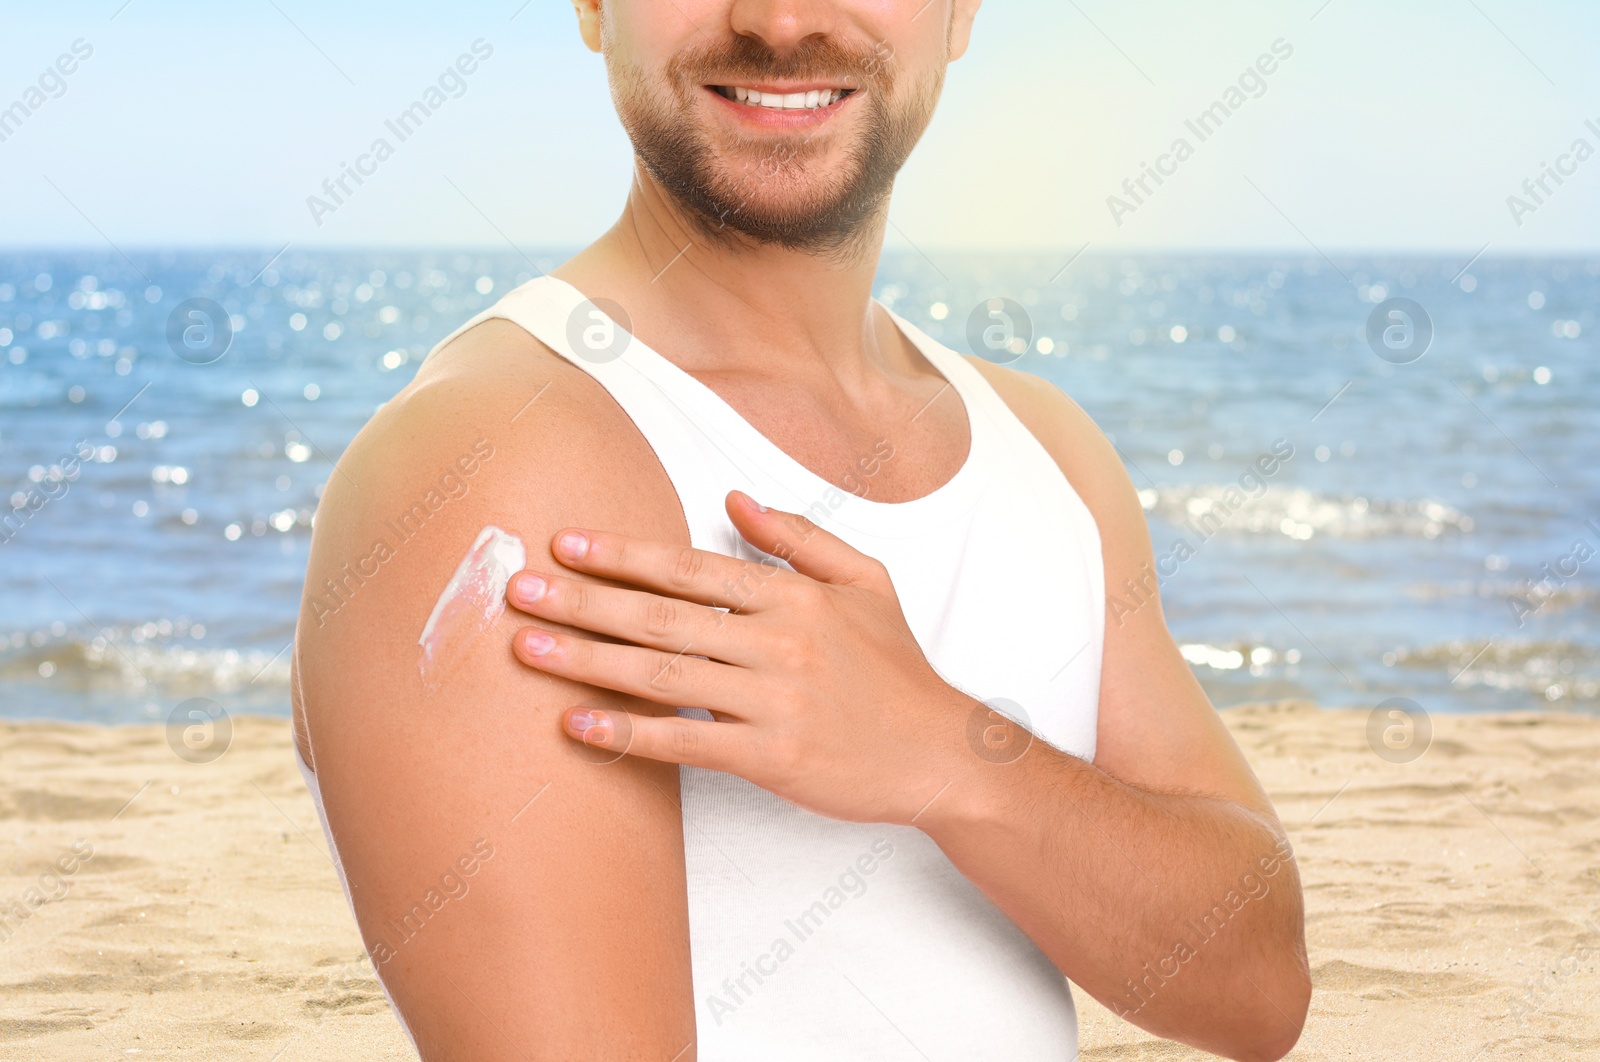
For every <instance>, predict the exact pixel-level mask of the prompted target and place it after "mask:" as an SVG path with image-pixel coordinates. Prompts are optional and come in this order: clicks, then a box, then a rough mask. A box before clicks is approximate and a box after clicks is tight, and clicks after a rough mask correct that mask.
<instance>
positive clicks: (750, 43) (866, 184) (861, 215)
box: [614, 37, 944, 256]
mask: <svg viewBox="0 0 1600 1062" xmlns="http://www.w3.org/2000/svg"><path fill="white" fill-rule="evenodd" d="M664 80H665V84H666V86H667V89H668V91H667V92H665V93H663V92H661V91H659V89H658V88H657V87H656V86H655V85H653V84H652V81H651V79H649V78H648V77H646V76H645V75H644V73H643V72H642V71H641V70H639V69H638V68H634V67H624V68H620V69H618V70H617V72H616V74H615V76H614V86H615V88H614V94H615V97H616V103H617V113H618V115H619V116H620V117H621V119H622V124H623V127H624V128H625V129H626V130H627V132H628V136H629V138H630V139H631V140H632V141H633V148H634V152H635V153H636V154H637V155H638V157H639V160H640V162H641V163H642V164H643V165H644V167H645V170H646V171H647V172H648V173H649V174H650V176H651V177H652V178H653V179H654V180H655V181H656V183H657V184H659V185H660V186H661V187H662V189H664V190H665V191H666V193H667V194H668V196H670V197H671V198H672V199H673V200H674V201H675V202H676V203H677V204H678V205H679V207H680V208H682V210H683V213H684V214H685V216H686V217H687V218H688V219H689V221H690V222H691V224H693V225H694V226H695V228H696V229H698V230H699V231H700V232H701V233H702V234H703V235H704V236H706V237H707V238H708V239H709V240H712V241H714V242H721V243H738V242H739V241H740V240H741V238H742V239H744V240H748V241H753V242H755V243H757V244H762V245H769V246H777V247H782V248H785V249H787V250H793V251H801V252H806V253H811V254H817V255H823V256H839V255H848V254H849V252H850V250H851V249H852V247H854V246H855V245H856V243H857V241H859V240H863V239H865V238H867V237H868V236H869V235H870V232H869V229H870V226H869V225H868V223H869V222H870V221H871V220H872V219H873V217H874V216H875V215H877V214H878V213H879V212H880V211H881V210H882V209H883V208H884V207H885V205H886V204H887V202H888V200H889V195H890V193H891V192H892V191H893V190H894V180H895V177H896V175H897V174H899V172H900V168H901V167H902V166H904V165H905V161H906V159H907V158H909V157H910V155H911V150H912V149H913V148H914V147H916V144H917V141H918V140H920V139H921V137H922V134H923V132H924V131H925V130H926V129H927V127H928V122H929V121H930V120H931V118H932V117H933V109H934V105H935V104H936V103H937V102H938V99H939V92H940V89H941V88H942V86H943V81H944V70H943V67H942V66H939V67H936V68H935V71H934V73H933V74H932V75H931V76H930V77H929V78H927V79H926V80H925V81H924V82H923V83H921V84H916V85H912V86H910V88H909V91H907V92H906V93H905V97H906V98H905V99H904V100H898V101H897V100H896V97H895V94H894V88H895V83H896V82H897V81H898V80H900V79H899V78H898V77H897V76H896V72H895V71H894V70H893V69H892V68H891V60H886V59H885V58H884V57H883V56H882V55H881V54H878V53H870V52H869V53H862V52H856V51H853V50H850V49H848V48H846V47H844V46H842V45H840V44H837V43H834V42H831V41H827V40H807V41H806V42H804V43H803V44H802V45H800V46H799V47H797V48H796V49H795V50H794V51H792V52H789V53H787V54H783V55H780V54H778V53H777V52H774V51H773V50H772V49H770V48H769V47H768V46H767V45H766V44H764V43H763V42H761V41H758V40H755V39H753V38H748V37H735V38H733V39H731V40H730V41H728V42H727V43H725V44H721V45H716V46H713V47H710V48H705V49H701V50H696V51H693V52H685V53H682V54H680V55H678V56H676V57H675V58H674V59H673V60H672V61H671V62H670V63H669V64H668V65H667V68H666V72H665V78H664ZM766 80H795V81H806V80H817V81H824V82H828V81H832V82H834V83H836V84H840V85H844V86H859V87H860V88H863V89H865V90H866V91H865V92H861V93H859V95H860V97H861V98H860V99H858V100H856V101H855V103H854V106H855V108H856V109H858V110H860V111H861V114H860V115H858V116H857V117H856V119H855V121H856V122H857V123H858V124H859V125H861V126H862V128H861V131H860V132H859V133H858V134H857V135H856V137H855V141H854V142H853V143H851V144H850V145H848V147H847V148H846V149H845V157H844V159H843V162H842V163H841V164H838V165H819V164H818V160H819V159H821V158H822V157H823V156H825V155H826V153H827V152H828V151H829V150H830V146H831V144H832V143H834V142H837V140H838V137H839V134H838V132H837V131H835V130H833V129H830V128H828V126H827V125H824V126H822V127H821V128H820V130H807V131H804V132H799V131H797V132H794V133H791V134H787V135H780V134H768V135H765V136H748V135H741V134H734V135H733V136H732V137H731V138H730V139H729V140H728V143H727V144H726V145H725V147H724V149H723V150H722V151H719V150H718V147H717V146H716V145H714V144H713V143H712V140H711V134H710V132H709V130H708V129H706V128H705V123H703V122H698V123H697V121H696V119H695V115H696V113H697V111H696V108H697V107H698V106H699V105H700V102H701V101H700V100H699V98H698V94H699V93H702V92H704V91H705V88H704V86H706V85H726V84H738V83H743V82H746V81H749V82H760V81H766ZM822 130H825V132H823V131H822ZM725 159H726V161H725Z"/></svg>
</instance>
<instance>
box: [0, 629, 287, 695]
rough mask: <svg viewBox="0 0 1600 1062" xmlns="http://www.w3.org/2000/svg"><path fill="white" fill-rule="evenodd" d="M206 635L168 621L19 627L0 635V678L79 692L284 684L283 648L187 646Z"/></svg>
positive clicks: (220, 689) (175, 691) (191, 691)
mask: <svg viewBox="0 0 1600 1062" xmlns="http://www.w3.org/2000/svg"><path fill="white" fill-rule="evenodd" d="M163 630H165V632H166V633H163ZM204 635H205V629H204V627H202V626H199V625H190V624H187V623H183V622H182V621H180V622H179V624H173V623H171V622H170V621H166V620H163V621H160V622H159V623H157V622H151V623H146V624H141V625H136V626H132V627H119V628H113V629H108V630H106V631H105V632H104V633H103V634H96V635H95V636H93V637H91V638H80V637H77V636H74V635H70V634H65V633H60V634H58V633H55V632H49V633H47V632H44V631H35V632H30V633H24V632H17V633H13V634H12V635H10V636H9V637H8V638H7V637H0V681H3V682H14V683H21V682H31V683H50V684H53V685H58V686H61V687H66V688H72V689H85V690H87V689H114V690H146V689H149V688H151V687H160V689H161V690H162V691H163V692H165V693H173V694H195V695H199V694H204V693H218V692H221V693H226V692H231V691H235V690H241V689H244V688H245V687H256V688H264V689H272V688H281V689H287V688H288V685H289V653H288V652H287V646H286V647H285V649H283V650H280V651H279V652H277V653H276V654H274V653H273V652H271V651H269V650H264V649H235V648H225V647H215V648H213V647H210V646H198V645H195V644H193V640H194V639H196V638H200V637H204Z"/></svg>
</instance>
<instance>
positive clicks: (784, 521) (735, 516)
mask: <svg viewBox="0 0 1600 1062" xmlns="http://www.w3.org/2000/svg"><path fill="white" fill-rule="evenodd" d="M725 505H726V507H727V510H728V517H729V519H731V520H732V521H733V526H734V527H736V528H737V529H738V531H739V534H741V535H743V536H744V539H745V541H746V542H748V543H750V544H751V545H752V546H754V547H755V548H756V549H759V550H761V551H762V552H763V553H770V554H772V555H773V556H774V557H781V558H782V559H783V560H786V561H788V562H789V564H790V566H791V567H793V568H794V570H795V571H797V572H799V573H800V574H801V575H806V576H809V577H811V578H812V579H816V580H817V581H818V582H824V583H838V584H841V585H847V586H871V587H873V588H881V587H880V585H879V584H880V583H882V582H883V581H884V580H886V578H887V575H888V573H887V571H886V570H885V569H884V567H883V565H882V564H881V563H880V562H879V561H877V560H876V559H874V558H872V557H869V556H867V555H866V554H865V553H862V552H861V551H860V550H858V549H856V548H855V547H854V546H852V545H850V543H848V542H846V541H845V540H844V539H842V538H839V537H838V536H837V535H833V534H830V533H828V532H827V531H824V530H823V529H822V528H820V527H818V526H817V525H816V524H814V523H812V522H811V521H810V520H807V519H806V518H805V517H803V516H800V515H799V514H797V513H786V512H784V511H783V510H781V509H769V508H767V507H766V506H764V505H762V504H760V503H759V502H757V501H756V500H755V499H754V498H752V497H750V495H748V494H746V493H744V492H743V491H738V490H733V491H729V492H728V497H727V499H726V501H725Z"/></svg>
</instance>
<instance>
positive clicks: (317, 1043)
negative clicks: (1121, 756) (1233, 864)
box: [0, 703, 1600, 1062]
mask: <svg viewBox="0 0 1600 1062" xmlns="http://www.w3.org/2000/svg"><path fill="white" fill-rule="evenodd" d="M1224 716H1225V718H1226V719H1227V720H1228V723H1229V725H1230V727H1231V728H1232V730H1233V732H1234V734H1235V735H1236V736H1237V737H1238V739H1239V741H1240V742H1241V744H1242V745H1243V746H1244V748H1245V750H1246V752H1247V753H1248V755H1249V756H1250V759H1251V762H1252V763H1253V764H1254V765H1255V767H1256V770H1257V771H1258V772H1259V774H1260V775H1261V778H1262V781H1263V782H1264V783H1265V784H1266V786H1267V789H1268V791H1269V792H1270V793H1271V794H1272V797H1273V799H1274V800H1275V801H1276V802H1277V806H1278V809H1279V812H1280V814H1281V815H1282V816H1283V819H1284V823H1285V825H1286V826H1287V828H1288V830H1289V833H1290V836H1291V838H1292V840H1293V842H1294V844H1295V846H1296V849H1297V852H1298V857H1299V860H1300V866H1301V873H1302V875H1303V877H1304V880H1305V886H1306V904H1307V934H1308V943H1309V947H1310V954H1311V965H1312V969H1313V972H1314V977H1315V983H1316V994H1315V996H1314V998H1313V1000H1312V1008H1311V1016H1310V1019H1309V1022H1308V1024H1307V1027H1306V1032H1305V1036H1304V1037H1303V1038H1302V1040H1301V1042H1300V1045H1299V1046H1298V1047H1297V1048H1296V1049H1295V1051H1294V1053H1293V1055H1291V1057H1293V1058H1299V1059H1334V1058H1338V1059H1481V1060H1485V1062H1487V1060H1490V1059H1513V1058H1515V1059H1529V1058H1551V1059H1578V1058H1595V1059H1600V992H1597V990H1600V775H1597V772H1596V763H1597V762H1600V720H1596V719H1591V718H1584V717H1579V716H1570V715H1557V714H1546V715H1515V716H1478V717H1446V718H1437V717H1436V718H1435V720H1434V735H1433V742H1432V745H1431V747H1430V748H1429V749H1428V751H1427V752H1426V753H1425V754H1424V755H1423V756H1422V757H1421V758H1420V759H1417V760H1415V761H1414V762H1410V763H1390V762H1387V761H1385V760H1384V759H1382V758H1380V757H1379V756H1378V755H1376V754H1375V753H1374V752H1373V751H1372V749H1371V748H1370V747H1369V746H1368V744H1367V738H1366V721H1367V715H1366V713H1364V712H1333V711H1319V710H1318V709H1316V708H1315V707H1313V706H1311V705H1308V704H1303V703H1283V704H1276V705H1255V706H1247V707H1243V708H1237V709H1231V710H1229V711H1227V712H1225V713H1224ZM0 825H3V828H0V842H3V843H4V845H5V861H4V866H3V870H0V903H3V904H6V905H9V904H10V903H11V901H13V900H26V899H27V898H29V897H30V896H31V897H32V898H33V899H35V900H37V899H42V898H45V897H52V899H51V900H50V902H47V903H45V904H44V905H43V906H39V907H37V909H33V910H32V912H31V914H30V915H29V916H28V917H27V918H25V919H19V918H17V917H16V916H15V915H13V916H12V917H11V918H10V920H9V921H6V922H4V923H0V938H4V939H0V1058H4V1059H19V1060H23V1059H78V1058H84V1059H102V1058H106V1057H110V1056H122V1057H126V1056H131V1055H135V1054H137V1055H139V1056H143V1057H149V1058H185V1059H219V1060H220V1059H254V1060H261V1062H266V1060H271V1059H276V1060H279V1062H293V1060H296V1059H346V1058H350V1059H354V1058H360V1059H389V1058H394V1059H402V1058H414V1057H415V1055H414V1054H413V1053H412V1051H411V1049H410V1046H409V1044H408V1043H407V1041H406V1039H405V1037H404V1034H403V1033H402V1032H401V1031H400V1027H399V1025H398V1024H397V1023H396V1021H395V1019H394V1017H393V1016H392V1015H391V1013H390V1012H389V1009H388V1006H387V1004H386V1003H385V1001H384V998H383V994H382V992H381V990H380V988H379V986H378V983H377V980H376V979H375V977H374V976H373V973H372V968H371V966H370V964H369V963H368V962H367V960H366V957H365V955H364V954H363V952H362V948H361V943H360V940H359V938H358V937H357V935H356V931H355V926H354V923H353V921H352V920H351V917H350V915H349V912H348V910H347V909H346V907H345V902H344V897H343V896H342V895H341V893H340V891H339V883H338V879H337V877H336V876H335V873H334V869H333V866H332V864H331V863H330V862H329V861H328V858H327V855H326V853H325V850H324V844H323V838H322V833H321V830H320V828H319V826H318V824H317V820H316V815H315V812H314V810H313V809H312V805H311V798H310V796H309V795H308V794H307V792H306V790H305V788H304V786H303V785H302V784H301V781H300V777H299V774H298V773H297V771H296V770H295V767H294V761H293V758H292V755H291V752H290V738H289V727H288V723H287V722H286V721H285V720H279V719H262V718H247V719H240V720H236V721H235V730H234V734H233V741H232V745H231V747H230V748H229V750H228V752H227V753H226V754H225V755H224V756H222V757H221V758H220V759H217V760H216V761H215V762H212V763H206V764H195V763H188V762H185V761H184V760H181V759H179V758H178V757H177V756H176V755H175V754H174V753H173V751H172V750H171V749H170V748H169V747H168V745H167V740H166V733H165V730H164V728H163V727H160V726H134V727H120V728H99V727H88V726H75V725H66V724H55V723H23V724H0ZM75 844H76V845H77V848H76V850H75V849H74V845H75ZM91 849H92V854H86V853H88V852H89V851H90V850H91ZM85 856H86V857H85ZM41 876H43V877H42V880H43V882H44V884H43V885H41ZM30 889H38V890H39V891H38V892H37V893H32V894H30V893H29V891H28V890H30ZM8 934H9V936H8ZM1079 1007H1080V1013H1081V1041H1082V1057H1083V1058H1085V1059H1145V1058H1148V1059H1170V1058H1190V1057H1205V1056H1202V1055H1200V1053H1199V1052H1195V1051H1192V1050H1190V1049H1187V1048H1182V1047H1178V1046H1176V1045H1173V1044H1169V1043H1164V1042H1161V1041H1157V1040H1155V1039H1153V1038H1151V1037H1148V1036H1146V1035H1144V1034H1143V1033H1140V1032H1139V1031H1138V1030H1136V1029H1134V1028H1133V1027H1131V1026H1129V1025H1126V1024H1125V1023H1122V1022H1120V1021H1119V1020H1117V1019H1116V1018H1114V1017H1112V1016H1111V1014H1110V1013H1109V1012H1107V1011H1106V1010H1104V1009H1102V1008H1101V1007H1099V1006H1098V1005H1097V1004H1095V1003H1094V1002H1093V1001H1092V1000H1090V999H1089V998H1088V997H1087V996H1085V995H1083V994H1082V993H1079Z"/></svg>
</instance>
